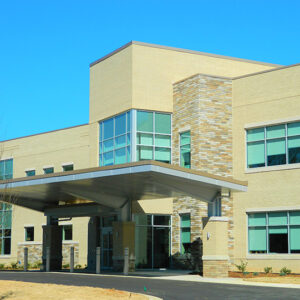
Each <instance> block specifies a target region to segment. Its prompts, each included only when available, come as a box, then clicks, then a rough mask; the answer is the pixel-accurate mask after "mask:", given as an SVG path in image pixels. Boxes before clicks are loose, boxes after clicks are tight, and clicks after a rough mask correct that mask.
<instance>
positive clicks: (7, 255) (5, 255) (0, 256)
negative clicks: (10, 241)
mask: <svg viewBox="0 0 300 300" xmlns="http://www.w3.org/2000/svg"><path fill="white" fill-rule="evenodd" d="M10 257H11V254H4V255H0V259H1V258H3V259H4V258H10Z"/></svg>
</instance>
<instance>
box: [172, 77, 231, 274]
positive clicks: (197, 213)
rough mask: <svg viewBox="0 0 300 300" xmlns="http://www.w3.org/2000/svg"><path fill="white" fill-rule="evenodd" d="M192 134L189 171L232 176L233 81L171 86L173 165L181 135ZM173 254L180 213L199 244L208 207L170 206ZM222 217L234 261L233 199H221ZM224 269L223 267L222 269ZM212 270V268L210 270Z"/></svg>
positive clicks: (182, 202)
mask: <svg viewBox="0 0 300 300" xmlns="http://www.w3.org/2000/svg"><path fill="white" fill-rule="evenodd" d="M188 130H190V132H191V168H192V169H195V170H199V171H204V172H208V173H210V174H214V175H219V176H224V177H231V176H232V81H231V80H230V79H228V78H219V77H214V76H209V75H203V74H196V75H194V76H191V77H189V78H186V79H184V80H182V81H179V82H177V83H175V84H174V86H173V116H172V135H173V136H172V163H173V164H175V165H180V138H179V137H180V136H179V134H180V133H181V132H185V131H188ZM173 209H174V215H173V224H172V254H175V253H176V252H178V251H179V250H180V249H179V243H180V242H178V241H180V223H179V221H180V213H184V212H190V213H191V239H192V241H194V240H195V239H197V238H198V237H199V238H200V239H201V240H202V229H203V224H202V217H206V216H207V203H205V202H201V201H199V200H196V199H192V198H188V197H185V198H178V199H174V202H173ZM222 214H223V215H224V216H227V217H229V222H228V224H229V225H228V235H229V236H228V241H229V245H228V247H229V256H230V259H233V218H232V215H233V208H232V199H230V198H226V197H225V198H222ZM222 268H223V267H222ZM214 269H215V268H214V267H213V266H212V270H214Z"/></svg>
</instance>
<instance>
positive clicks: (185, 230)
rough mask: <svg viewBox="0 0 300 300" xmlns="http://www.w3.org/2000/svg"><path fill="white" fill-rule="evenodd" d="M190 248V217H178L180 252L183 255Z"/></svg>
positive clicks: (185, 215)
mask: <svg viewBox="0 0 300 300" xmlns="http://www.w3.org/2000/svg"><path fill="white" fill-rule="evenodd" d="M190 246H191V215H190V214H183V215H181V216H180V252H181V253H185V252H186V251H188V249H189V247H190Z"/></svg>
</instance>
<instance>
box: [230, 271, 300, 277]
mask: <svg viewBox="0 0 300 300" xmlns="http://www.w3.org/2000/svg"><path fill="white" fill-rule="evenodd" d="M253 273H255V275H253ZM228 277H233V278H255V277H282V276H280V275H279V273H269V274H266V273H263V272H249V274H243V273H242V272H233V271H229V272H228ZM284 277H300V274H289V275H285V276H284Z"/></svg>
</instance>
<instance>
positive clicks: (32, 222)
mask: <svg viewBox="0 0 300 300" xmlns="http://www.w3.org/2000/svg"><path fill="white" fill-rule="evenodd" d="M90 139H93V138H92V137H90V128H89V125H83V126H77V127H73V128H67V129H63V130H57V131H53V132H48V133H45V134H38V135H33V136H29V137H24V138H18V139H13V140H9V141H5V142H2V143H0V147H1V150H2V153H1V159H6V158H13V176H14V178H18V177H24V176H25V170H26V169H30V168H32V169H35V170H36V175H40V174H43V167H45V166H53V167H54V172H61V171H62V164H64V163H69V162H72V163H73V164H74V168H75V169H83V168H88V167H91V166H96V165H91V160H90V155H89V148H90V147H89V144H90ZM95 140H96V138H95ZM87 223H88V218H75V219H73V220H72V221H71V222H69V223H68V224H72V225H73V239H74V243H77V244H78V243H79V244H80V254H78V255H79V256H78V263H80V264H82V265H85V264H86V256H87V238H86V236H87V234H86V233H87ZM45 224H46V217H44V215H43V214H42V213H39V212H37V211H33V210H30V209H26V208H22V207H18V206H13V213H12V239H11V255H4V256H0V263H6V264H7V263H11V262H15V261H17V260H18V249H19V246H18V244H19V243H23V242H24V239H25V231H24V226H34V242H36V243H40V244H41V243H42V238H43V233H42V225H45ZM33 253H36V251H34V252H33ZM35 256H36V255H34V257H35ZM29 259H31V258H30V257H29Z"/></svg>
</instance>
